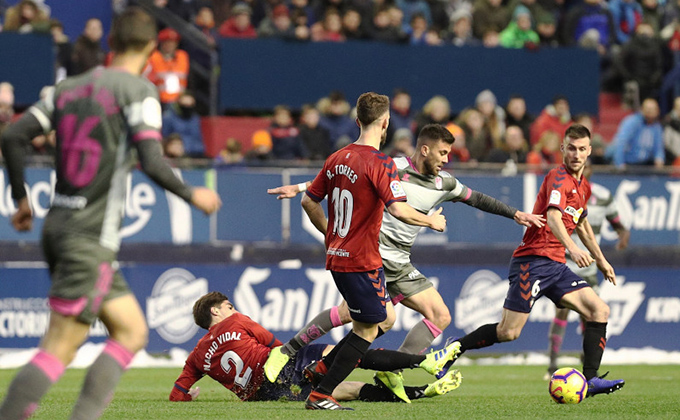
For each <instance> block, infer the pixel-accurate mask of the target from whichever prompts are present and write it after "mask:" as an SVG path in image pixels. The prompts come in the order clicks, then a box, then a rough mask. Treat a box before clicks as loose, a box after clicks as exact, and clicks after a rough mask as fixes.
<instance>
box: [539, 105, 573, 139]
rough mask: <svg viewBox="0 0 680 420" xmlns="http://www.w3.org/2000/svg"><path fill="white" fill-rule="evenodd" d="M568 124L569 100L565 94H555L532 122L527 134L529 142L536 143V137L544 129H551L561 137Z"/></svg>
mask: <svg viewBox="0 0 680 420" xmlns="http://www.w3.org/2000/svg"><path fill="white" fill-rule="evenodd" d="M570 125H571V113H570V112H569V100H568V99H567V98H566V97H565V96H562V95H557V96H555V98H553V101H552V103H551V104H550V105H548V106H546V107H545V109H543V112H541V114H540V115H539V116H538V118H536V121H534V123H533V124H532V126H531V132H530V136H529V140H530V143H531V144H532V145H535V144H536V143H538V139H539V138H541V136H542V135H543V133H545V132H546V131H552V132H553V133H555V134H557V137H558V138H560V139H561V138H562V137H563V136H564V133H565V132H566V131H567V128H569V126H570Z"/></svg>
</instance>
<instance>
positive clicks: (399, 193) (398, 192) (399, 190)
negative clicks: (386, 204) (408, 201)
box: [390, 180, 406, 198]
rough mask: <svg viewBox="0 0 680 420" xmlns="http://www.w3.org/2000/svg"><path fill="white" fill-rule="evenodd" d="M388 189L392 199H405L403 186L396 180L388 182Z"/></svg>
mask: <svg viewBox="0 0 680 420" xmlns="http://www.w3.org/2000/svg"><path fill="white" fill-rule="evenodd" d="M390 189H391V190H392V195H393V196H394V198H401V197H406V191H404V186H403V185H401V182H399V181H397V180H394V181H392V182H390Z"/></svg>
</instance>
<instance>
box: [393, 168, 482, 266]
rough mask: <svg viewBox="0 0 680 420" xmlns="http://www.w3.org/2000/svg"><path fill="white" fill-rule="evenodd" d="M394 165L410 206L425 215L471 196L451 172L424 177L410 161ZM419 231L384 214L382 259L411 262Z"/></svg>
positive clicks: (416, 227) (418, 227)
mask: <svg viewBox="0 0 680 420" xmlns="http://www.w3.org/2000/svg"><path fill="white" fill-rule="evenodd" d="M394 163H395V164H396V165H397V169H398V170H399V178H401V183H402V186H403V187H404V190H405V191H406V198H407V202H408V204H410V205H411V207H413V208H414V209H416V210H418V211H420V212H422V213H425V214H427V213H428V212H429V211H430V210H432V209H433V208H434V207H436V206H437V205H438V204H441V203H443V202H445V201H461V200H465V199H467V198H468V197H469V196H470V194H471V190H470V189H469V188H467V187H466V186H465V185H463V184H462V183H460V182H459V181H458V180H457V179H456V178H455V177H454V176H452V175H451V174H449V173H448V172H444V171H441V172H439V175H437V176H432V175H423V174H421V173H419V172H418V171H417V170H416V169H415V167H414V166H413V164H412V163H411V160H410V159H409V158H407V157H398V158H395V159H394ZM420 229H421V227H420V226H413V225H409V224H406V223H404V222H402V221H400V220H398V219H397V218H396V217H394V216H392V215H391V214H390V213H389V212H388V211H387V210H385V211H384V212H383V222H382V227H381V228H380V255H381V257H382V258H383V259H384V260H389V261H394V262H397V263H408V262H410V259H411V258H410V257H411V247H412V246H413V243H414V242H415V240H416V236H418V232H420Z"/></svg>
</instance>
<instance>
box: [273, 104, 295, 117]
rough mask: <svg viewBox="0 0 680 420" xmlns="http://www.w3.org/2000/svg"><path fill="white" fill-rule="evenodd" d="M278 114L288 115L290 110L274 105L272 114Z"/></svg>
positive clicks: (286, 106) (286, 107)
mask: <svg viewBox="0 0 680 420" xmlns="http://www.w3.org/2000/svg"><path fill="white" fill-rule="evenodd" d="M279 112H287V113H288V114H289V115H290V114H291V110H290V107H289V106H288V105H276V106H275V107H274V114H278V113H279Z"/></svg>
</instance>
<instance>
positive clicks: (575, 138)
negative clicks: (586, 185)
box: [561, 124, 592, 174]
mask: <svg viewBox="0 0 680 420" xmlns="http://www.w3.org/2000/svg"><path fill="white" fill-rule="evenodd" d="M561 150H562V155H563V160H564V165H565V166H566V167H567V169H568V170H569V171H570V172H572V173H575V174H576V173H578V174H580V173H581V171H582V170H583V168H584V166H585V164H586V161H587V160H588V156H590V153H591V152H592V147H591V146H590V130H588V129H587V128H586V127H585V126H583V125H581V124H572V125H571V126H570V127H569V128H567V131H566V132H565V133H564V140H563V141H562V147H561Z"/></svg>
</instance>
